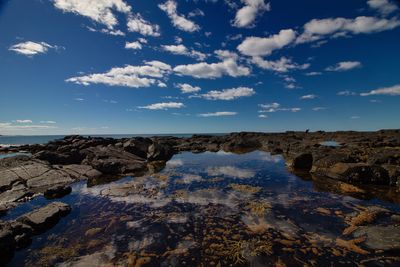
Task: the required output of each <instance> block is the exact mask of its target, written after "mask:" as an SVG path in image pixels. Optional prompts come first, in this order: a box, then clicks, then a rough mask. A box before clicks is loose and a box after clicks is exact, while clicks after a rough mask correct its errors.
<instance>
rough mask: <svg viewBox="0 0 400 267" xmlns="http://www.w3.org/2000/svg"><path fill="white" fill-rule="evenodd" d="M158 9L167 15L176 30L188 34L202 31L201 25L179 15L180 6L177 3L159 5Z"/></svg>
mask: <svg viewBox="0 0 400 267" xmlns="http://www.w3.org/2000/svg"><path fill="white" fill-rule="evenodd" d="M158 7H159V8H160V9H161V10H163V11H164V12H165V13H167V15H168V17H169V18H170V19H171V22H172V24H173V25H174V26H175V27H176V28H178V29H180V30H182V31H186V32H195V31H198V30H199V29H200V26H199V25H197V24H196V23H194V22H193V21H191V20H189V19H187V18H186V17H185V16H184V15H182V14H179V13H178V10H177V9H178V4H177V2H176V1H174V0H168V1H166V2H165V3H164V4H159V5H158Z"/></svg>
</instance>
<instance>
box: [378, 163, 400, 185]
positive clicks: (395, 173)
mask: <svg viewBox="0 0 400 267" xmlns="http://www.w3.org/2000/svg"><path fill="white" fill-rule="evenodd" d="M382 167H383V168H385V170H387V172H388V173H389V178H390V185H393V186H400V165H388V164H386V165H382Z"/></svg>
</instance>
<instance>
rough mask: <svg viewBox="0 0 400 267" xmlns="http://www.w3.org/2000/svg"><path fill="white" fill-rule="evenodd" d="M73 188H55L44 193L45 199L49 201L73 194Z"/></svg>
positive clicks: (61, 186) (63, 186)
mask: <svg viewBox="0 0 400 267" xmlns="http://www.w3.org/2000/svg"><path fill="white" fill-rule="evenodd" d="M71 191H72V188H71V187H70V186H66V185H58V186H53V187H51V188H49V189H47V190H46V191H45V192H44V197H45V198H47V199H54V198H61V197H63V196H66V195H68V194H69V193H71Z"/></svg>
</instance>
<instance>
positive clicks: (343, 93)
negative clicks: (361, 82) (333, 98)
mask: <svg viewBox="0 0 400 267" xmlns="http://www.w3.org/2000/svg"><path fill="white" fill-rule="evenodd" d="M337 95H340V96H351V95H357V94H356V93H355V92H351V91H349V90H346V91H340V92H338V93H337Z"/></svg>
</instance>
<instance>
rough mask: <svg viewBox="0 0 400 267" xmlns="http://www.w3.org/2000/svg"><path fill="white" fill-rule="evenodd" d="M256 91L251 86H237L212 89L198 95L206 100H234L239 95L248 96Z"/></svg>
mask: <svg viewBox="0 0 400 267" xmlns="http://www.w3.org/2000/svg"><path fill="white" fill-rule="evenodd" d="M255 93H256V92H255V91H254V90H253V88H249V87H237V88H230V89H223V90H220V91H218V90H213V91H210V92H208V93H205V94H201V95H199V97H201V98H205V99H208V100H235V99H237V98H240V97H249V96H252V95H254V94H255Z"/></svg>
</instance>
